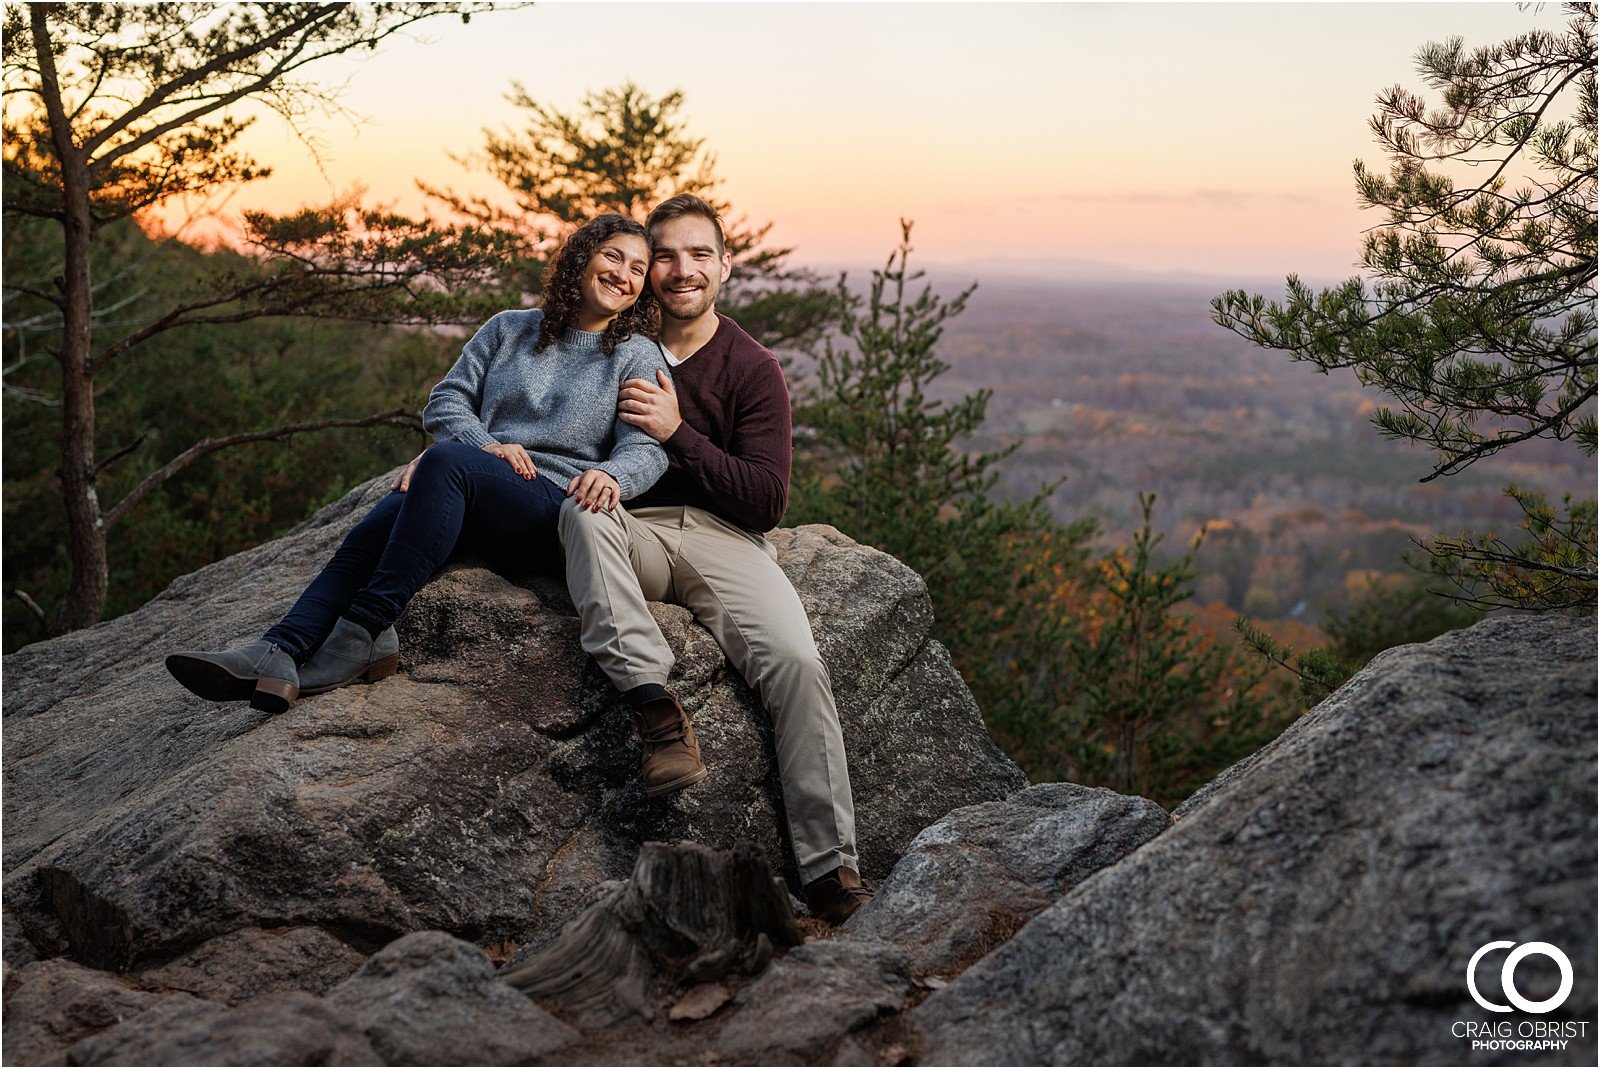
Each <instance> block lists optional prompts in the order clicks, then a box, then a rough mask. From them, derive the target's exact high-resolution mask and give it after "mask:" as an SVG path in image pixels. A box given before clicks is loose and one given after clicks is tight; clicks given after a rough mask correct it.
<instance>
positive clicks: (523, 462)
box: [483, 442, 539, 479]
mask: <svg viewBox="0 0 1600 1069" xmlns="http://www.w3.org/2000/svg"><path fill="white" fill-rule="evenodd" d="M483 451H484V452H485V453H493V454H494V455H495V456H497V457H499V458H500V459H501V460H503V461H505V462H506V463H507V464H510V465H511V470H512V471H514V472H516V473H517V474H518V475H520V476H522V477H523V478H524V479H531V478H533V477H534V476H535V475H537V474H539V469H538V468H536V467H534V466H533V458H532V457H530V456H528V451H527V450H526V449H524V448H522V447H521V446H520V445H517V444H516V443H515V442H513V443H511V444H510V445H501V444H500V443H499V442H490V443H489V444H488V445H486V446H484V447H483Z"/></svg>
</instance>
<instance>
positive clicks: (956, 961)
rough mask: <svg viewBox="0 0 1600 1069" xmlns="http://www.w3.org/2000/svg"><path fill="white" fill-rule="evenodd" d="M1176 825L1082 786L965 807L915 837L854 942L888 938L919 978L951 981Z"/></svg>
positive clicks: (1137, 801)
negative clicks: (1091, 879) (1097, 875)
mask: <svg viewBox="0 0 1600 1069" xmlns="http://www.w3.org/2000/svg"><path fill="white" fill-rule="evenodd" d="M1169 823H1171V818H1170V817H1168V816H1167V813H1166V810H1164V809H1162V808H1161V807H1160V806H1158V805H1156V804H1155V803H1154V802H1152V801H1150V800H1149V799H1148V798H1131V797H1129V796H1127V795H1124V794H1117V793H1116V792H1115V791H1108V790H1105V789H1104V788H1091V787H1080V786H1078V785H1077V784H1075V783H1041V784H1039V785H1038V786H1036V787H1029V788H1028V789H1027V790H1024V791H1018V792H1017V793H1016V794H1014V795H1012V796H1011V797H1010V798H1007V799H1004V800H1003V801H994V802H981V803H979V804H978V805H972V806H967V807H966V808H964V809H958V810H956V811H955V812H953V813H951V814H949V815H948V816H946V817H945V818H944V819H943V820H941V821H939V822H938V823H937V824H934V825H931V826H930V827H928V828H926V829H924V830H923V832H922V834H920V835H918V836H917V837H916V838H915V839H914V840H912V843H911V846H910V848H909V849H908V850H907V851H906V853H905V855H904V856H903V857H901V859H900V860H899V862H898V863H897V864H896V865H895V867H894V871H892V872H891V873H890V874H889V877H888V879H886V880H884V882H883V886H882V887H880V888H879V889H878V894H877V896H876V897H875V898H873V900H872V901H871V902H869V903H867V905H866V906H865V907H863V908H862V909H861V910H860V911H859V912H858V913H857V914H856V915H855V916H854V917H852V918H850V923H849V925H848V929H847V934H848V937H849V938H858V937H866V936H873V937H877V938H880V939H884V940H887V941H889V942H891V943H893V944H895V945H896V946H898V947H900V948H901V949H902V950H903V951H904V952H905V953H906V955H907V956H908V959H909V962H910V965H911V967H912V969H913V970H914V971H915V972H916V973H917V974H919V975H922V976H932V977H934V978H936V979H946V978H948V977H951V976H954V975H956V974H957V973H959V972H961V970H963V969H965V968H966V967H967V966H968V965H970V964H972V962H974V961H976V960H977V959H978V958H980V957H982V956H983V955H984V954H987V953H988V952H989V951H991V950H993V949H994V948H995V947H997V946H999V945H1000V944H1002V943H1004V942H1005V941H1006V940H1007V939H1010V938H1011V936H1012V935H1013V934H1015V933H1016V931H1017V929H1019V928H1021V927H1022V926H1023V925H1024V924H1025V923H1027V922H1028V921H1029V920H1031V919H1033V917H1034V916H1036V915H1037V914H1038V913H1040V912H1042V911H1043V910H1044V909H1045V908H1046V907H1048V906H1050V905H1053V904H1054V903H1055V901H1056V900H1057V899H1059V898H1060V897H1061V896H1062V895H1063V894H1065V893H1066V892H1067V891H1069V890H1070V889H1072V888H1073V887H1075V886H1077V885H1078V884H1079V883H1082V882H1083V881H1084V880H1086V879H1088V878H1089V877H1090V876H1092V875H1094V874H1095V873H1096V872H1099V871H1100V870H1101V869H1103V868H1105V867H1107V866H1108V865H1113V864H1115V863H1116V862H1118V861H1120V860H1122V858H1123V857H1125V856H1127V855H1128V854H1130V853H1132V852H1133V851H1134V850H1136V849H1138V848H1139V847H1140V846H1143V845H1144V844H1145V843H1147V842H1149V841H1150V840H1151V839H1153V838H1155V837H1156V836H1157V835H1159V834H1160V833H1161V832H1163V831H1165V830H1166V828H1167V826H1168V824H1169Z"/></svg>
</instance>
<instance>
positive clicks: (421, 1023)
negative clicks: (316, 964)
mask: <svg viewBox="0 0 1600 1069" xmlns="http://www.w3.org/2000/svg"><path fill="white" fill-rule="evenodd" d="M327 1001H328V1003H329V1004H331V1005H332V1006H334V1007H337V1008H338V1009H340V1010H343V1011H344V1012H345V1013H346V1014H348V1015H349V1016H350V1017H351V1018H352V1019H353V1020H354V1021H355V1022H356V1024H358V1025H359V1026H360V1027H361V1029H362V1031H364V1032H365V1033H366V1036H367V1039H368V1041H369V1042H371V1044H372V1047H373V1049H374V1050H376V1051H377V1052H378V1055H379V1056H380V1057H381V1058H382V1059H383V1064H385V1065H530V1064H538V1063H539V1060H540V1059H542V1058H544V1057H545V1056H546V1055H548V1054H550V1053H551V1052H552V1051H555V1050H559V1049H560V1048H562V1047H564V1046H566V1045H567V1044H568V1043H571V1042H572V1041H573V1040H574V1039H576V1038H577V1033H576V1032H575V1031H573V1030H572V1029H571V1028H568V1027H567V1026H566V1025H564V1024H562V1023H561V1022H560V1021H558V1020H556V1019H555V1018H554V1017H552V1016H551V1015H550V1014H548V1013H546V1012H545V1011H544V1010H542V1009H540V1008H539V1007H538V1006H536V1005H534V1004H533V1003H532V1002H530V1001H529V1000H528V999H526V998H524V997H523V996H522V995H521V994H520V993H518V992H517V991H515V990H513V989H512V988H511V987H509V986H507V985H506V984H505V983H503V982H501V980H500V978H499V977H497V976H496V975H495V969H494V966H493V965H491V964H490V963H489V959H488V958H486V957H484V955H483V951H481V950H479V949H478V948H477V947H475V946H473V945H472V944H471V943H465V942H462V941H461V940H460V939H456V938H455V937H454V936H451V935H449V934H447V933H445V932H413V933H411V934H410V935H407V936H402V937H401V938H399V939H396V940H395V941H394V942H393V943H390V944H389V945H388V946H386V947H384V948H383V949H382V950H381V951H379V952H378V953H377V954H375V955H373V957H372V959H371V960H370V961H368V962H367V963H366V965H364V966H362V968H361V971H360V972H358V973H356V974H355V975H354V976H352V977H351V978H350V979H349V980H346V981H345V982H344V983H342V984H340V985H339V986H338V987H336V988H334V990H333V992H332V993H331V994H329V995H328V998H327Z"/></svg>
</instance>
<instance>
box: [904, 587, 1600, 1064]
mask: <svg viewBox="0 0 1600 1069" xmlns="http://www.w3.org/2000/svg"><path fill="white" fill-rule="evenodd" d="M1595 663H1596V662H1595V627H1594V623H1593V621H1592V620H1589V621H1582V622H1580V621H1575V620H1571V619H1565V618H1559V617H1511V618H1501V619H1492V620H1488V621H1485V622H1484V623H1481V624H1478V625H1477V626H1475V627H1473V628H1471V629H1469V630H1466V631H1463V632H1457V633H1454V634H1451V635H1447V636H1444V637H1442V638H1439V639H1436V640H1434V641H1432V642H1430V643H1427V644H1426V645H1420V646H1406V647H1401V648H1398V649H1395V650H1391V651H1389V652H1387V653H1385V654H1383V655H1382V656H1380V657H1378V658H1376V659H1375V660H1374V661H1373V662H1372V664H1371V665H1369V666H1368V667H1367V668H1366V669H1365V670H1363V671H1362V672H1361V673H1360V674H1359V675H1358V676H1357V677H1356V678H1355V679H1354V680H1352V681H1351V682H1350V683H1349V684H1348V685H1346V686H1345V687H1344V688H1343V689H1341V690H1340V691H1339V692H1338V693H1337V694H1335V695H1334V696H1333V697H1331V698H1330V699H1328V700H1327V701H1326V702H1324V703H1323V704H1321V705H1320V706H1318V707H1317V708H1316V709H1315V710H1313V711H1312V712H1311V713H1309V714H1307V715H1306V716H1305V717H1304V718H1303V719H1302V720H1300V721H1299V722H1298V723H1296V724H1295V725H1294V726H1293V727H1291V728H1290V729H1289V730H1288V731H1287V732H1285V733H1284V734H1283V735H1282V736H1281V737H1279V738H1278V739H1277V740H1276V741H1275V742H1273V743H1272V744H1271V745H1269V746H1267V747H1266V748H1265V749H1263V750H1261V751H1260V752H1259V753H1257V754H1256V755H1255V756H1253V757H1251V758H1248V759H1247V760H1245V761H1244V762H1241V763H1240V764H1239V765H1238V766H1236V767H1235V768H1233V769H1231V770H1229V771H1228V772H1227V773H1224V774H1223V775H1222V776H1220V777H1218V779H1217V780H1216V781H1215V782H1214V783H1213V784H1211V785H1210V786H1208V787H1206V788H1205V789H1204V790H1202V791H1201V792H1200V793H1199V794H1198V795H1197V796H1196V797H1195V798H1194V799H1192V800H1191V801H1190V802H1189V803H1188V804H1186V805H1185V806H1184V807H1182V809H1181V810H1180V812H1179V817H1180V819H1179V820H1178V822H1177V823H1176V824H1175V826H1174V827H1173V828H1172V829H1171V830H1169V831H1167V832H1165V833H1163V834H1162V835H1160V836H1159V837H1157V838H1156V839H1155V840H1153V841H1152V842H1150V843H1148V844H1146V845H1145V846H1144V847H1142V848H1141V849H1139V850H1138V851H1136V852H1134V853H1133V854H1132V855H1131V856H1129V857H1127V858H1126V859H1124V860H1123V861H1121V862H1119V863H1118V864H1116V865H1114V866H1112V867H1110V868H1108V869H1105V870H1103V871H1102V872H1100V873H1099V874H1098V875H1097V876H1095V877H1094V878H1092V879H1090V880H1087V881H1085V882H1084V883H1082V884H1080V885H1078V887H1077V888H1075V889H1074V890H1073V891H1072V892H1070V893H1068V894H1067V895H1066V896H1065V897H1064V898H1062V899H1061V900H1060V901H1059V902H1057V903H1056V904H1055V905H1054V906H1052V907H1051V908H1050V909H1048V910H1046V911H1045V912H1044V913H1042V914H1041V915H1040V916H1038V917H1037V918H1036V919H1034V920H1033V921H1032V922H1031V923H1030V924H1029V925H1028V926H1027V927H1025V928H1023V929H1022V930H1021V932H1019V933H1018V934H1017V935H1016V936H1015V937H1014V938H1012V939H1011V940H1010V942H1008V943H1007V944H1006V945H1004V946H1003V947H1001V948H1000V949H999V950H997V951H995V952H994V953H993V954H991V955H989V956H988V957H987V958H985V959H984V960H982V961H980V962H979V963H978V964H976V965H975V966H973V967H972V968H971V969H969V970H967V972H966V973H964V974H963V975H962V976H961V977H960V978H959V979H958V980H957V981H956V982H955V983H953V984H951V985H950V986H949V987H947V988H945V989H944V990H942V991H940V992H938V993H937V994H935V995H934V996H933V997H932V998H930V999H929V1000H928V1001H927V1002H925V1003H924V1004H923V1005H922V1006H921V1007H919V1008H918V1009H917V1010H916V1012H915V1014H914V1018H915V1021H916V1023H917V1024H918V1025H919V1026H920V1027H921V1029H922V1032H923V1035H924V1039H925V1041H926V1047H925V1050H924V1051H923V1053H922V1059H923V1060H924V1061H925V1062H926V1063H927V1064H935V1065H961V1064H981V1065H1029V1064H1110V1063H1120V1064H1152V1065H1167V1064H1195V1065H1204V1064H1273V1063H1277V1064H1328V1063H1335V1064H1336V1063H1347V1064H1372V1063H1380V1064H1383V1063H1388V1064H1416V1063H1421V1064H1450V1063H1460V1064H1508V1063H1509V1064H1574V1065H1576V1064H1594V1061H1595V1020H1596V1012H1595V1011H1596V1003H1595V999H1596V985H1595V969H1596V961H1595V939H1596V924H1595V901H1596V897H1595V896H1596V884H1595V877H1596V854H1595V842H1596V797H1595V743H1596V734H1595V731H1596V724H1595V683H1596V676H1595ZM1502 939H1504V940H1513V941H1515V942H1518V943H1525V942H1528V941H1534V940H1538V941H1545V942H1549V943H1553V944H1555V945H1556V946H1557V947H1559V948H1560V949H1561V950H1563V951H1564V952H1565V953H1566V954H1567V955H1568V956H1569V957H1570V959H1571V962H1572V967H1573V972H1574V986H1573V988H1572V991H1571V994H1570V996H1569V997H1568V999H1567V1000H1566V1002H1565V1003H1564V1004H1563V1005H1562V1006H1561V1007H1559V1008H1558V1009H1555V1010H1553V1011H1551V1012H1549V1013H1547V1014H1544V1015H1542V1016H1541V1017H1532V1016H1530V1015H1517V1016H1516V1017H1515V1018H1505V1020H1511V1021H1513V1025H1514V1026H1515V1024H1516V1023H1517V1022H1521V1021H1527V1020H1536V1021H1537V1022H1539V1023H1542V1024H1543V1025H1544V1026H1545V1027H1549V1026H1551V1025H1556V1026H1561V1025H1569V1026H1575V1025H1576V1023H1577V1022H1582V1021H1586V1022H1588V1024H1587V1027H1586V1029H1585V1031H1584V1033H1583V1038H1581V1039H1576V1040H1574V1041H1572V1042H1570V1043H1568V1044H1567V1045H1566V1047H1565V1049H1564V1050H1543V1051H1528V1050H1511V1051H1506V1050H1500V1051H1491V1050H1478V1051H1475V1050H1473V1049H1472V1045H1471V1041H1470V1040H1469V1039H1466V1038H1461V1037H1460V1036H1459V1035H1458V1034H1453V1030H1454V1031H1456V1032H1457V1033H1459V1032H1460V1031H1462V1029H1459V1028H1455V1027H1454V1026H1455V1023H1456V1022H1465V1021H1474V1022H1481V1021H1485V1020H1494V1019H1496V1018H1497V1017H1498V1015H1497V1014H1494V1013H1490V1012H1488V1011H1486V1010H1483V1009H1480V1008H1479V1006H1478V1005H1476V1004H1475V1003H1474V1002H1473V1001H1472V999H1471V997H1470V996H1469V994H1468V990H1467V984H1466V968H1467V963H1468V961H1469V959H1470V958H1471V956H1472V954H1473V953H1474V951H1476V950H1477V949H1478V948H1479V947H1481V946H1483V945H1484V944H1485V943H1488V942H1490V941H1491V940H1502ZM1503 961H1504V956H1503V954H1502V955H1500V956H1498V957H1495V956H1493V955H1491V956H1490V958H1489V963H1490V964H1489V966H1488V967H1485V968H1482V969H1480V971H1479V973H1478V983H1479V986H1480V988H1481V989H1482V990H1484V991H1485V992H1488V993H1490V997H1491V998H1494V997H1495V996H1496V995H1498V993H1499V992H1500V980H1499V972H1500V964H1501V963H1502V962H1503ZM1541 963H1543V964H1546V965H1547V964H1548V962H1546V961H1543V959H1539V958H1531V959H1529V960H1528V961H1527V962H1526V964H1525V966H1524V967H1523V968H1522V969H1521V970H1519V972H1518V973H1517V983H1518V984H1519V986H1520V987H1521V989H1522V991H1523V994H1524V996H1525V997H1528V998H1543V997H1546V996H1548V995H1549V994H1551V993H1552V990H1553V986H1554V981H1555V979H1556V978H1555V976H1554V974H1553V970H1551V971H1550V972H1549V973H1547V974H1546V975H1541V974H1540V968H1539V966H1540V965H1541Z"/></svg>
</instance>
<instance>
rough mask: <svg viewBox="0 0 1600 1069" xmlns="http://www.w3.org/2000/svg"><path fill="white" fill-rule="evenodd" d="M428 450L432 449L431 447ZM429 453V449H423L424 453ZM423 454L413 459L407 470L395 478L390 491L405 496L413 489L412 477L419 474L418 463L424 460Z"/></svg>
mask: <svg viewBox="0 0 1600 1069" xmlns="http://www.w3.org/2000/svg"><path fill="white" fill-rule="evenodd" d="M428 448H432V447H431V446H429V447H428ZM427 451H428V449H423V451H422V453H426V452H427ZM422 453H418V454H417V455H416V456H415V457H413V458H412V460H411V463H409V464H407V465H406V466H405V470H404V471H402V472H401V473H400V474H399V475H396V476H395V477H394V482H392V483H390V484H389V489H390V490H393V491H394V492H395V493H399V494H403V493H405V492H406V491H407V490H409V489H411V477H412V476H413V475H415V474H416V473H417V463H418V462H419V461H421V460H422Z"/></svg>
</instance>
